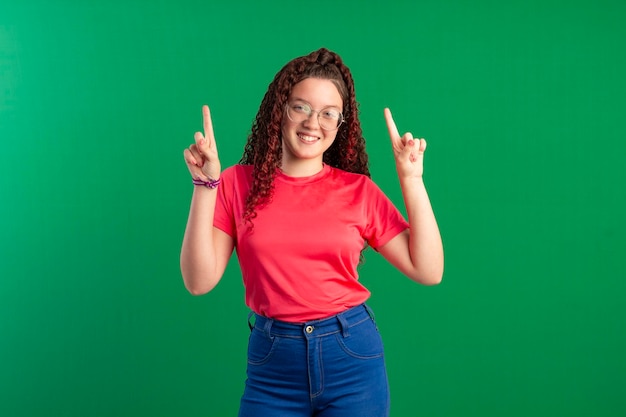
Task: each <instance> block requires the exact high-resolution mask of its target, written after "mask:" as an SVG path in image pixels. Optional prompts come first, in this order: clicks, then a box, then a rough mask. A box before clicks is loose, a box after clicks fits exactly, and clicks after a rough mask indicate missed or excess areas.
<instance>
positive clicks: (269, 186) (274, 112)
mask: <svg viewBox="0 0 626 417" xmlns="http://www.w3.org/2000/svg"><path fill="white" fill-rule="evenodd" d="M306 78H320V79H325V80H330V81H332V82H333V83H334V84H335V86H336V87H337V90H338V91H339V94H340V95H341V98H342V99H343V103H344V108H343V114H344V118H345V121H344V123H343V124H342V125H341V126H340V127H339V130H338V131H337V136H336V138H335V141H334V142H333V144H332V145H331V146H330V148H328V150H327V151H326V152H325V153H324V157H323V158H324V159H323V160H324V163H326V164H328V165H330V166H333V167H335V168H339V169H342V170H344V171H348V172H355V173H359V174H364V175H367V176H368V177H369V176H370V172H369V166H368V157H367V153H366V151H365V139H364V138H363V133H362V131H361V122H360V121H359V114H358V113H359V110H358V103H357V101H356V94H355V91H354V80H353V79H352V74H351V73H350V69H349V68H348V67H347V66H346V65H345V64H344V63H343V60H342V59H341V57H340V56H339V55H337V54H336V53H334V52H332V51H329V50H328V49H326V48H321V49H318V50H317V51H314V52H311V53H310V54H308V55H305V56H301V57H298V58H295V59H293V60H291V61H290V62H288V63H287V64H286V65H285V66H284V67H283V68H282V69H281V70H280V71H279V72H278V73H277V74H276V76H275V77H274V80H273V81H272V82H271V83H270V85H269V87H268V89H267V92H266V93H265V96H264V97H263V101H261V105H260V107H259V111H258V113H257V115H256V118H255V120H254V122H253V124H252V130H251V132H250V135H249V136H248V142H247V143H246V146H245V148H244V152H243V156H242V157H241V160H240V161H239V163H240V164H245V165H252V166H253V174H252V175H253V180H252V186H251V189H250V194H249V195H248V197H247V199H246V208H245V212H244V219H245V220H246V221H247V222H249V223H250V224H251V222H252V220H253V219H254V218H255V217H256V210H257V209H260V208H262V207H263V206H264V205H266V204H267V203H269V202H271V200H272V193H273V190H274V178H275V176H276V171H277V169H278V167H279V166H280V163H281V158H282V141H281V123H282V119H283V116H284V114H285V105H286V103H287V100H288V99H289V96H290V94H291V91H292V89H293V87H294V86H295V85H296V84H297V83H299V82H300V81H302V80H304V79H306Z"/></svg>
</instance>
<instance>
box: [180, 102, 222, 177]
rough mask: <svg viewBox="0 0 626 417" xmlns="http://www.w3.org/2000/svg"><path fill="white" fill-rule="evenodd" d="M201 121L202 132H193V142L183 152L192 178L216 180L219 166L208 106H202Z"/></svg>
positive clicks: (219, 169) (219, 170)
mask: <svg viewBox="0 0 626 417" xmlns="http://www.w3.org/2000/svg"><path fill="white" fill-rule="evenodd" d="M202 122H203V126H204V133H202V132H196V133H195V134H194V139H195V143H194V144H192V145H191V146H190V147H189V148H187V149H185V151H184V153H183V154H184V157H185V162H186V163H187V168H188V169H189V173H190V174H191V176H192V177H193V179H200V180H202V181H209V180H216V179H218V178H219V177H220V172H221V167H220V160H219V158H218V155H217V145H216V143H215V135H214V134H213V123H212V122H211V112H210V110H209V106H206V105H205V106H202Z"/></svg>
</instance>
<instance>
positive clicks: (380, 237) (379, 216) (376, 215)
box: [364, 180, 409, 249]
mask: <svg viewBox="0 0 626 417" xmlns="http://www.w3.org/2000/svg"><path fill="white" fill-rule="evenodd" d="M366 196H367V197H366V198H367V202H366V206H367V211H366V213H367V217H368V223H367V227H366V229H365V233H364V237H365V239H366V240H367V243H368V245H370V246H371V247H372V248H374V249H378V248H379V247H381V246H383V245H384V244H386V243H387V242H389V241H390V240H391V239H392V238H394V237H395V236H397V235H398V234H399V233H400V232H402V231H404V230H406V229H408V228H409V223H408V222H407V221H406V220H405V219H404V216H403V215H402V213H400V211H399V210H398V208H397V207H396V206H395V205H394V204H393V202H392V201H391V200H390V199H389V197H387V196H386V195H385V193H383V192H382V190H381V189H380V188H379V187H378V186H377V185H376V184H375V183H374V182H373V181H371V180H368V190H367V193H366Z"/></svg>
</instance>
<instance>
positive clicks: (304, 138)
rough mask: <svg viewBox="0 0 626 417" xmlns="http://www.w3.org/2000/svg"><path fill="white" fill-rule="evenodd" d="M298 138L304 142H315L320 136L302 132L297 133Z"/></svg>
mask: <svg viewBox="0 0 626 417" xmlns="http://www.w3.org/2000/svg"><path fill="white" fill-rule="evenodd" d="M298 138H300V140H301V141H302V142H304V143H315V142H317V141H318V140H320V138H319V137H317V136H309V135H305V134H304V133H298Z"/></svg>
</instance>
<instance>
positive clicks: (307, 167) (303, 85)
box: [281, 78, 343, 176]
mask: <svg viewBox="0 0 626 417" xmlns="http://www.w3.org/2000/svg"><path fill="white" fill-rule="evenodd" d="M288 102H289V104H290V105H292V104H294V103H295V104H304V105H308V106H310V108H311V109H313V111H312V112H311V114H310V116H309V117H308V118H304V117H301V119H303V120H302V121H300V122H298V121H293V120H291V119H290V118H289V117H288V115H287V110H286V109H285V112H284V114H283V120H282V126H281V130H282V147H283V152H282V154H283V156H282V164H281V169H282V170H283V171H284V172H285V173H286V174H288V175H293V176H306V175H312V174H315V173H316V172H318V171H319V170H320V169H321V168H322V159H323V156H324V152H325V151H326V150H327V149H328V148H329V147H330V146H331V145H332V144H333V142H334V141H335V137H336V136H337V129H335V130H324V129H322V127H321V126H320V124H319V121H318V114H319V113H318V112H319V111H321V110H330V109H332V110H334V111H337V112H341V111H342V109H343V100H342V99H341V95H340V94H339V91H338V90H337V87H335V84H333V82H332V81H330V80H325V79H320V78H306V79H304V80H302V81H300V82H299V83H298V84H296V85H295V86H294V87H293V89H292V91H291V95H290V96H289V100H288ZM321 117H323V115H322V116H321Z"/></svg>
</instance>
